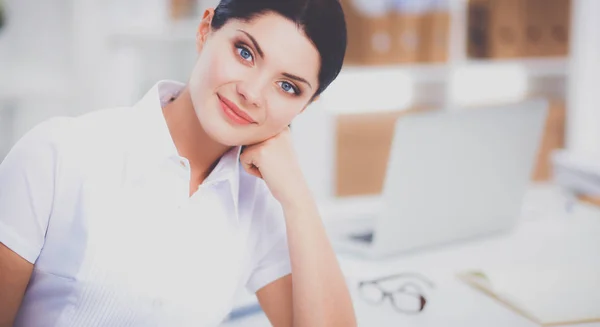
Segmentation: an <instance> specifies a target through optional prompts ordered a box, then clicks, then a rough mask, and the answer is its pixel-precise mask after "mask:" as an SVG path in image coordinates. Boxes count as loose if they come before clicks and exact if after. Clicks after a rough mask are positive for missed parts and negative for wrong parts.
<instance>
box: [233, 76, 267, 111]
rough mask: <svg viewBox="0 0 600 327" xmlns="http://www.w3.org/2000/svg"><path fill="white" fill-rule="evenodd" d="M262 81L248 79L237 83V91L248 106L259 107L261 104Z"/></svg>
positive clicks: (262, 97) (262, 99)
mask: <svg viewBox="0 0 600 327" xmlns="http://www.w3.org/2000/svg"><path fill="white" fill-rule="evenodd" d="M263 84H264V83H262V82H261V81H258V80H248V81H243V82H240V83H238V84H237V92H238V94H239V95H240V96H241V97H242V98H243V99H244V102H245V104H246V105H248V106H253V107H257V108H260V107H262V106H263V101H264V96H263V90H264V85H263Z"/></svg>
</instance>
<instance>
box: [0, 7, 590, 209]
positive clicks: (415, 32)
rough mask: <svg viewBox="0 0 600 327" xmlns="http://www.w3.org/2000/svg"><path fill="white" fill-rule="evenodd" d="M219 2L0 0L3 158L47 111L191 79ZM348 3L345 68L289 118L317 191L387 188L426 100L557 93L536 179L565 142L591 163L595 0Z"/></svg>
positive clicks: (67, 110) (107, 102)
mask: <svg viewBox="0 0 600 327" xmlns="http://www.w3.org/2000/svg"><path fill="white" fill-rule="evenodd" d="M217 3H218V0H143V1H142V0H129V1H116V0H109V1H99V0H48V1H36V0H2V1H0V17H1V18H0V21H1V23H0V24H1V26H2V27H0V158H1V157H3V156H4V155H5V154H6V152H7V151H8V150H9V149H10V147H11V145H13V144H14V142H16V140H18V139H19V137H21V136H22V135H23V133H25V132H26V131H27V130H28V129H30V128H31V127H32V126H33V125H35V124H36V123H39V122H40V121H42V120H43V119H46V118H48V117H51V116H55V115H77V114H81V113H85V112H89V111H92V110H96V109H100V108H103V107H107V106H115V105H128V104H132V103H134V102H135V101H136V100H137V99H138V98H139V97H140V96H141V95H142V94H144V92H145V91H146V90H147V89H148V88H149V87H151V86H152V85H153V84H154V83H155V82H156V81H157V80H160V79H176V80H180V81H184V82H185V81H187V79H188V77H189V72H190V71H191V67H192V65H193V64H194V60H195V55H196V54H195V49H194V36H195V28H196V26H197V24H198V22H199V17H200V15H201V14H202V11H203V10H204V9H205V8H206V7H208V6H214V5H216V4H217ZM342 5H343V7H344V9H345V12H346V16H347V22H348V30H349V45H348V52H347V58H346V59H347V60H346V65H345V68H344V70H343V72H342V73H341V75H340V76H339V78H338V80H336V81H335V82H334V83H333V84H332V85H331V87H330V89H329V90H328V91H327V92H325V94H324V95H323V97H322V98H321V100H320V101H318V102H316V103H315V104H313V105H312V108H311V109H310V110H308V111H307V112H305V113H304V114H303V115H301V117H299V118H298V119H297V121H296V122H295V124H294V135H295V137H296V141H297V148H298V152H299V154H300V160H302V164H303V167H304V168H305V169H306V175H307V178H308V179H309V182H310V184H311V186H312V187H313V190H314V192H315V193H316V194H317V196H318V197H319V199H327V198H331V197H337V196H347V195H362V194H377V193H378V192H380V189H381V185H382V182H383V178H384V173H385V165H386V160H387V157H388V152H389V143H390V140H391V133H392V127H393V121H394V120H395V119H397V118H398V117H399V116H401V115H402V114H405V113H406V114H410V113H411V112H414V111H419V110H463V109H472V108H479V107H486V106H495V105H501V104H505V103H514V102H518V101H523V100H524V99H527V98H532V97H544V98H547V99H549V101H550V103H551V113H550V116H549V119H548V122H547V129H546V135H545V138H544V143H543V146H542V148H541V149H540V154H539V162H538V163H537V166H536V168H535V171H534V173H533V176H532V180H547V179H550V178H551V176H552V162H551V161H552V160H551V156H552V155H551V154H552V152H553V151H554V150H556V149H561V148H565V149H567V150H569V152H570V153H575V154H576V155H577V157H578V158H579V159H581V158H586V159H585V160H587V161H590V160H593V159H589V158H593V157H594V156H595V155H594V152H595V151H596V150H597V149H600V109H599V107H600V99H599V98H598V96H597V94H596V92H595V90H594V88H595V86H597V85H600V61H599V60H597V58H599V57H600V38H599V37H598V34H597V31H598V30H600V23H598V17H600V4H599V2H598V1H595V0H571V1H569V0H471V1H467V0H412V1H411V0H342ZM344 158H354V159H355V160H352V161H349V160H344ZM579 159H578V160H579ZM595 164H598V162H596V163H595Z"/></svg>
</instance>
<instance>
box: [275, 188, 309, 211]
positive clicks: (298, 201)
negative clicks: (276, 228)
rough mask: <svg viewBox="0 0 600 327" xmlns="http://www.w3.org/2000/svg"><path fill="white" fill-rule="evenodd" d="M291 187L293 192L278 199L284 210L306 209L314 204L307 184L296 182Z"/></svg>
mask: <svg viewBox="0 0 600 327" xmlns="http://www.w3.org/2000/svg"><path fill="white" fill-rule="evenodd" d="M293 189H294V192H293V193H290V194H289V195H288V196H286V197H284V198H282V199H281V200H280V201H279V202H280V203H281V206H282V208H283V210H284V211H291V210H293V211H296V210H307V209H310V208H311V207H312V206H314V199H313V196H312V193H311V191H310V189H309V188H308V185H306V184H305V183H298V184H295V185H294V187H293Z"/></svg>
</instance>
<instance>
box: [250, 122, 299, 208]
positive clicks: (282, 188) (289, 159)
mask: <svg viewBox="0 0 600 327" xmlns="http://www.w3.org/2000/svg"><path fill="white" fill-rule="evenodd" d="M240 162H241V163H242V165H243V166H244V169H245V170H246V171H247V172H248V173H249V174H252V175H254V176H256V177H259V178H262V179H263V180H264V181H265V183H266V184H267V186H268V187H269V190H270V191H271V194H273V196H274V197H275V199H277V200H278V201H279V203H281V204H282V206H284V207H285V206H286V205H290V204H292V203H293V202H294V201H297V200H300V199H302V200H304V199H303V198H302V197H304V196H307V194H308V187H307V185H306V182H305V180H304V177H303V175H302V171H301V169H300V165H299V164H298V160H297V158H296V153H295V152H294V148H293V144H292V134H291V132H290V129H289V127H286V128H285V129H284V130H283V131H282V132H281V133H279V134H277V135H275V136H273V137H272V138H270V139H267V140H266V141H263V142H261V143H257V144H253V145H249V146H247V147H246V148H245V149H244V151H243V153H242V155H241V156H240Z"/></svg>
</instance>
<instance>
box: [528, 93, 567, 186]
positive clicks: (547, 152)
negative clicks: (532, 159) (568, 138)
mask: <svg viewBox="0 0 600 327" xmlns="http://www.w3.org/2000/svg"><path fill="white" fill-rule="evenodd" d="M565 120H566V109H565V103H564V101H563V100H552V101H550V108H549V111H548V118H547V119H546V126H545V128H544V134H543V137H542V143H541V144H540V147H539V151H538V155H537V160H536V166H535V168H534V171H533V176H532V180H533V181H537V182H539V181H548V180H550V179H551V178H552V158H551V155H552V152H554V151H555V150H557V149H561V148H564V146H565Z"/></svg>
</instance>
